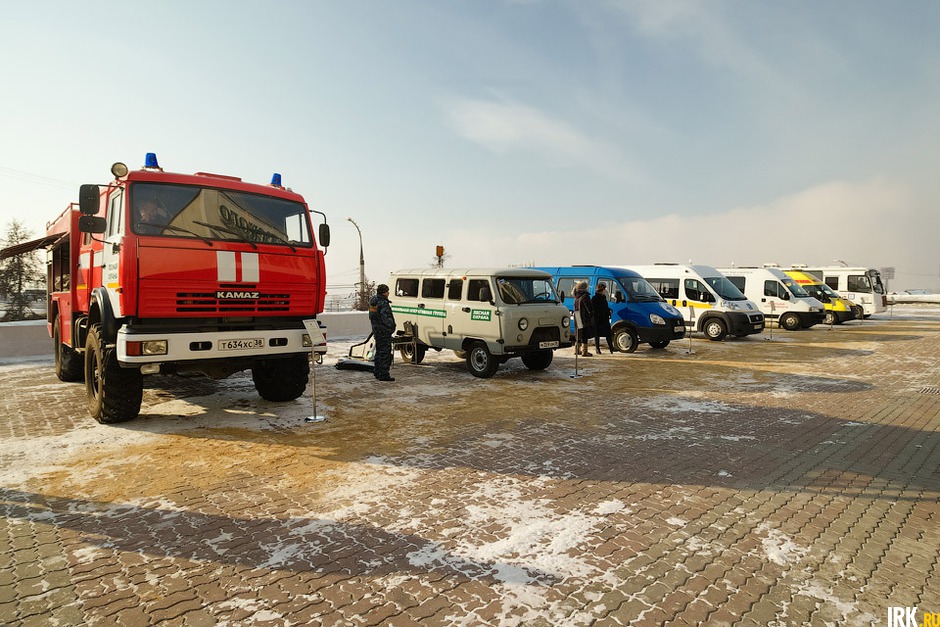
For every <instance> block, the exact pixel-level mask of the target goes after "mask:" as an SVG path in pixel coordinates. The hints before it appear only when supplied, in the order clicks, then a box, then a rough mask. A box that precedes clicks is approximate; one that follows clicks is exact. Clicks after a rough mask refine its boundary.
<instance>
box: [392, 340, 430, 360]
mask: <svg viewBox="0 0 940 627" xmlns="http://www.w3.org/2000/svg"><path fill="white" fill-rule="evenodd" d="M417 348H418V350H417V351H415V350H414V349H415V345H414V344H402V345H401V346H399V347H398V351H399V352H400V353H401V360H402V361H403V362H405V363H406V364H420V363H421V362H422V361H424V354H425V353H427V352H428V347H427V346H425V345H423V344H418V346H417ZM416 356H417V359H415V357H416Z"/></svg>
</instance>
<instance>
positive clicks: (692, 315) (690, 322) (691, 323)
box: [688, 306, 695, 355]
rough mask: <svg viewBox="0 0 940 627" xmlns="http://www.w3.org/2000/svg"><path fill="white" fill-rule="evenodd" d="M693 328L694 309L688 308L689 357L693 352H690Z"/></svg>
mask: <svg viewBox="0 0 940 627" xmlns="http://www.w3.org/2000/svg"><path fill="white" fill-rule="evenodd" d="M694 328H695V307H691V306H690V307H689V352H688V354H689V355H691V354H693V353H694V352H695V351H693V350H692V329H694Z"/></svg>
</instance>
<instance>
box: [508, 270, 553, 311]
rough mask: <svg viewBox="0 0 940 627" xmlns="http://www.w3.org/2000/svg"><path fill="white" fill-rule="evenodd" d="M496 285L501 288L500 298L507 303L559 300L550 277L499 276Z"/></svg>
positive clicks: (521, 303) (551, 301)
mask: <svg viewBox="0 0 940 627" xmlns="http://www.w3.org/2000/svg"><path fill="white" fill-rule="evenodd" d="M496 286H497V287H498V288H499V298H500V300H502V301H503V302H504V303H506V304H507V305H524V304H526V303H557V302H558V298H557V297H556V296H555V288H554V287H553V286H552V280H551V279H550V278H545V279H534V278H529V277H499V278H498V279H496Z"/></svg>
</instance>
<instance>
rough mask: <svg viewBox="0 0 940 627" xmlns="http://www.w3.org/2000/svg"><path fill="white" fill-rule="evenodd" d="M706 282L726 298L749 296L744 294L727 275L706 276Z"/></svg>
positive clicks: (744, 298)
mask: <svg viewBox="0 0 940 627" xmlns="http://www.w3.org/2000/svg"><path fill="white" fill-rule="evenodd" d="M705 282H706V283H708V285H709V286H710V287H711V288H712V289H713V290H715V293H716V294H718V296H720V297H721V298H723V299H725V300H747V296H745V295H744V294H742V293H741V290H739V289H738V288H737V287H735V285H734V283H732V282H731V281H729V280H728V277H726V276H712V277H705Z"/></svg>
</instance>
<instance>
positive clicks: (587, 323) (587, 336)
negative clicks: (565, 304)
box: [574, 281, 594, 357]
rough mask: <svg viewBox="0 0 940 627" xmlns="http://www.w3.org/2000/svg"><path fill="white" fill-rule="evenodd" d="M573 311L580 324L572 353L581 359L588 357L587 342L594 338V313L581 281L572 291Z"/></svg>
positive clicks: (585, 282) (584, 283)
mask: <svg viewBox="0 0 940 627" xmlns="http://www.w3.org/2000/svg"><path fill="white" fill-rule="evenodd" d="M574 311H575V313H576V314H578V318H580V319H581V322H580V323H579V324H578V337H577V339H576V340H575V345H574V352H576V353H578V354H579V355H581V356H583V357H590V356H591V353H589V352H588V342H590V341H591V338H592V337H594V312H593V309H592V308H591V294H590V293H589V292H588V284H587V281H581V282H580V283H578V286H577V287H576V288H575V290H574Z"/></svg>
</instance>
